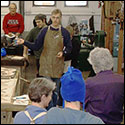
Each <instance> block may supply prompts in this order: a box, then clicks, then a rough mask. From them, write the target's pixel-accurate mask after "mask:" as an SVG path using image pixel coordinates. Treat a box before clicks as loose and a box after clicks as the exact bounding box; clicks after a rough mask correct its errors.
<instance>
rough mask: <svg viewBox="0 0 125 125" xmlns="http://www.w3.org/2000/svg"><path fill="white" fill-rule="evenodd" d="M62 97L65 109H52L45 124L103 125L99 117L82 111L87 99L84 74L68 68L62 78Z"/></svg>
mask: <svg viewBox="0 0 125 125" xmlns="http://www.w3.org/2000/svg"><path fill="white" fill-rule="evenodd" d="M61 95H62V98H63V99H64V100H65V108H63V109H60V108H57V107H56V108H51V109H50V110H49V111H48V112H47V114H46V115H45V117H44V119H43V123H44V124H103V122H102V120H101V119H100V118H98V117H95V116H93V115H91V114H90V113H86V112H84V111H80V108H81V107H80V106H81V103H83V110H84V99H85V83H84V80H83V77H82V73H81V72H80V71H79V70H78V69H74V68H73V67H69V68H68V72H66V73H65V74H64V75H63V76H62V78H61Z"/></svg>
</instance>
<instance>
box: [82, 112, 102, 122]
mask: <svg viewBox="0 0 125 125" xmlns="http://www.w3.org/2000/svg"><path fill="white" fill-rule="evenodd" d="M84 120H85V121H86V123H90V124H91V123H92V124H104V122H103V121H102V120H101V119H100V118H99V117H96V116H94V115H92V114H90V113H89V112H84Z"/></svg>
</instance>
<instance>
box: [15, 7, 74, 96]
mask: <svg viewBox="0 0 125 125" xmlns="http://www.w3.org/2000/svg"><path fill="white" fill-rule="evenodd" d="M61 19H62V12H61V11H60V10H59V9H55V10H53V11H52V13H51V20H52V24H51V25H50V26H49V27H46V28H44V29H43V30H41V31H40V33H39V35H38V36H37V39H36V41H35V43H30V42H28V41H24V40H23V39H19V40H18V41H17V43H18V44H24V45H25V46H27V47H28V48H30V49H32V50H39V49H40V48H42V47H43V51H42V53H41V56H40V69H39V75H40V76H43V77H48V78H50V79H52V80H53V81H54V82H56V86H57V87H56V92H57V94H59V83H60V77H61V76H62V74H63V71H64V57H65V56H66V55H67V54H69V53H71V50H72V44H71V40H70V34H69V32H68V31H67V30H66V29H64V28H63V27H62V26H61V25H60V24H61Z"/></svg>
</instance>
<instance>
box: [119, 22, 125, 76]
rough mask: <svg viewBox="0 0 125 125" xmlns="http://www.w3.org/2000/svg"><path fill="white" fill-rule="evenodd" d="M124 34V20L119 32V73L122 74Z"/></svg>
mask: <svg viewBox="0 0 125 125" xmlns="http://www.w3.org/2000/svg"><path fill="white" fill-rule="evenodd" d="M123 34H124V21H122V22H121V25H120V33H119V52H118V73H119V74H122V61H123V39H124V38H123Z"/></svg>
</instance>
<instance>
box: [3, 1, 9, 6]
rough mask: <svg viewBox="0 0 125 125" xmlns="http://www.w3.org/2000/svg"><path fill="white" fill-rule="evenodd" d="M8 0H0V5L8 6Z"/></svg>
mask: <svg viewBox="0 0 125 125" xmlns="http://www.w3.org/2000/svg"><path fill="white" fill-rule="evenodd" d="M9 4H10V3H9V1H1V6H2V7H8V6H9Z"/></svg>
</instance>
